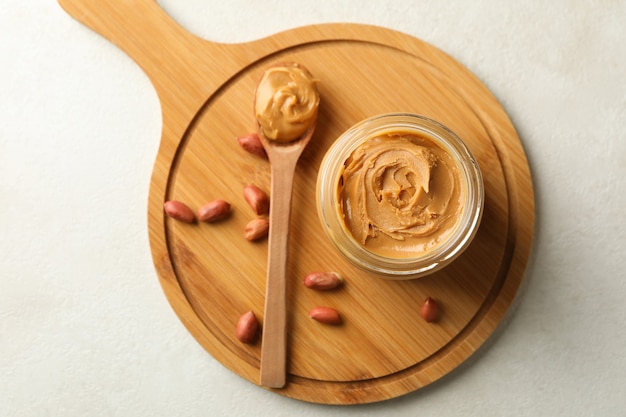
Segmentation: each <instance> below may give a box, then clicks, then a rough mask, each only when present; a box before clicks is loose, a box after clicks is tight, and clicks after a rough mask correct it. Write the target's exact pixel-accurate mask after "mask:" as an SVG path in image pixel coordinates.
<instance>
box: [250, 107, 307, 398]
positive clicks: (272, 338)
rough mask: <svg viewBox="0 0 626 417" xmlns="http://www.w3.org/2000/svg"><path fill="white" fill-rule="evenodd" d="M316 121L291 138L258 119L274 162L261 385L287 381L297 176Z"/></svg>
mask: <svg viewBox="0 0 626 417" xmlns="http://www.w3.org/2000/svg"><path fill="white" fill-rule="evenodd" d="M255 101H256V97H255ZM255 119H256V118H255ZM316 121H317V120H314V121H313V123H312V124H311V126H310V127H309V128H308V129H307V130H306V131H305V132H304V134H303V135H302V136H301V137H300V138H296V139H295V140H292V141H289V142H279V141H276V140H271V139H267V138H266V137H265V136H264V134H263V129H261V127H260V126H259V124H258V122H257V131H258V133H259V138H260V139H261V142H262V143H263V147H264V148H265V152H266V153H267V156H268V158H269V160H270V166H271V168H270V169H271V190H270V202H271V203H270V214H269V222H270V229H269V237H268V239H269V249H268V254H267V282H266V292H265V313H264V319H263V338H262V346H261V370H260V372H261V385H263V386H266V387H270V388H282V387H284V386H285V381H286V374H287V369H286V368H287V258H288V250H289V219H290V214H291V197H292V189H293V177H294V173H295V170H296V165H297V163H298V159H299V158H300V155H301V154H302V151H304V148H306V146H307V144H308V143H309V141H310V140H311V137H312V136H313V132H314V131H315V126H316Z"/></svg>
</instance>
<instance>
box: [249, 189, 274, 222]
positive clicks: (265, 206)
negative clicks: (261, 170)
mask: <svg viewBox="0 0 626 417" xmlns="http://www.w3.org/2000/svg"><path fill="white" fill-rule="evenodd" d="M243 197H244V198H245V199H246V201H247V202H248V204H249V205H250V207H252V210H254V212H255V213H256V214H258V215H259V216H261V215H263V214H268V213H269V212H270V199H269V197H268V196H267V194H265V191H263V190H261V189H260V188H259V187H257V186H256V185H246V186H245V187H244V188H243Z"/></svg>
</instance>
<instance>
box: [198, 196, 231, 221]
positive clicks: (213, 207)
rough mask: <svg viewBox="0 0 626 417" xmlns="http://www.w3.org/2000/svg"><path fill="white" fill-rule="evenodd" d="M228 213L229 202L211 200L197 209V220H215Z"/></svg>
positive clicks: (222, 217)
mask: <svg viewBox="0 0 626 417" xmlns="http://www.w3.org/2000/svg"><path fill="white" fill-rule="evenodd" d="M229 214H230V203H229V202H228V201H225V200H213V201H209V202H208V203H206V204H205V205H204V206H202V207H200V209H198V220H200V221H202V222H209V223H211V222H216V221H218V220H222V219H225V218H226V217H228V215H229Z"/></svg>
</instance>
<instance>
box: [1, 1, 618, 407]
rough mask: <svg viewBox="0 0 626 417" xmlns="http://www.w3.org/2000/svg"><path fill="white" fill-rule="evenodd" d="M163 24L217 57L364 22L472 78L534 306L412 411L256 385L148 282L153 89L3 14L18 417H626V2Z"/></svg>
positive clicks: (204, 9)
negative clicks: (520, 151) (513, 207)
mask: <svg viewBox="0 0 626 417" xmlns="http://www.w3.org/2000/svg"><path fill="white" fill-rule="evenodd" d="M159 3H160V4H161V5H162V6H163V7H164V8H165V9H166V10H167V11H168V12H169V13H170V14H171V15H172V16H173V17H174V18H175V19H176V20H177V21H179V22H180V23H181V24H182V25H183V26H185V27H186V28H188V29H189V30H191V31H192V32H195V33H197V34H199V35H201V36H203V37H205V38H207V39H209V40H212V41H217V42H244V41H248V40H253V39H257V38H260V37H263V36H266V35H270V34H273V33H276V32H279V31H281V30H284V29H288V28H292V27H296V26H302V25H307V24H315V23H322V22H358V23H369V24H375V25H380V26H385V27H388V28H391V29H395V30H399V31H402V32H406V33H409V34H411V35H413V36H415V37H418V38H421V39H423V40H425V41H427V42H429V43H432V44H434V45H436V46H437V47H439V48H441V49H443V50H444V51H446V52H447V53H449V54H450V55H452V56H453V57H455V58H456V59H458V60H459V61H460V62H462V63H463V64H465V65H466V66H467V67H468V68H469V69H470V70H472V71H473V72H474V73H475V74H476V75H478V77H479V78H481V79H482V80H483V81H484V83H485V84H486V85H487V86H489V87H490V88H491V90H492V91H493V93H494V94H495V95H496V97H498V98H499V99H500V100H501V102H502V104H503V106H504V108H505V109H506V111H507V112H508V114H509V115H510V117H511V119H512V120H513V123H514V124H515V125H516V128H517V129H518V132H519V134H520V136H521V138H522V141H523V143H524V146H525V148H526V151H527V155H528V158H529V160H530V164H531V169H532V172H533V176H534V182H535V192H536V215H537V223H536V233H535V243H534V247H533V254H532V258H531V261H530V264H529V268H528V272H527V275H526V281H525V286H524V289H523V291H522V292H521V293H520V295H519V297H518V300H517V303H516V308H515V309H514V310H512V311H511V312H510V314H509V315H508V318H507V320H506V322H505V324H504V325H503V326H501V327H500V328H499V330H498V332H497V333H496V334H495V335H494V337H492V339H490V341H489V342H488V343H487V344H486V346H485V347H484V348H482V349H481V350H480V351H479V353H478V354H477V355H475V356H474V357H472V358H471V359H470V360H469V361H468V362H466V363H465V364H464V365H463V366H461V367H460V368H459V369H458V370H457V371H455V372H453V373H452V374H450V375H449V376H447V377H446V378H444V379H443V380H442V381H440V382H438V383H435V384H434V385H432V386H430V387H427V388H425V389H423V390H420V391H418V392H416V393H414V394H410V395H407V396H405V397H402V398H399V399H395V400H390V401H387V402H384V403H379V404H373V405H366V406H349V407H329V406H321V405H311V404H307V403H302V402H299V401H294V400H290V399H286V398H283V397H281V396H278V395H276V394H272V393H269V392H266V391H265V390H263V389H260V388H258V387H256V386H255V385H253V384H251V383H249V382H247V381H245V380H242V379H241V378H239V377H237V376H235V375H234V374H233V373H231V372H230V371H229V370H227V369H226V368H224V367H223V366H222V365H220V364H219V363H218V362H216V361H215V360H214V359H213V358H212V357H211V356H209V355H208V354H207V353H206V352H205V351H204V350H203V349H202V348H201V347H200V346H199V345H198V344H197V343H196V342H195V340H194V339H193V338H192V337H191V336H190V335H189V334H188V333H187V331H186V330H185V329H184V328H183V326H182V325H181V324H180V323H179V321H178V319H177V318H176V317H175V314H174V313H173V311H172V310H171V308H170V306H169V305H168V303H167V302H166V300H165V297H164V295H163V293H162V291H161V288H160V286H159V284H158V280H157V277H156V274H155V272H154V270H153V267H152V260H151V255H150V252H149V247H148V239H147V227H146V201H147V194H148V185H149V178H150V174H151V171H152V163H153V160H154V157H155V155H156V151H157V145H158V140H159V138H160V128H161V120H160V108H159V103H158V101H157V97H156V94H155V92H154V90H153V89H152V87H151V85H150V83H149V81H148V79H147V78H146V77H145V76H144V74H143V73H142V72H141V70H140V69H139V68H138V67H137V66H136V65H135V64H134V63H133V62H132V61H131V60H130V59H129V58H128V57H127V56H125V55H124V54H123V53H122V52H120V51H119V50H118V49H116V47H114V46H113V45H111V44H109V43H108V42H107V41H105V40H104V39H103V38H101V37H100V36H98V35H97V34H95V33H93V32H91V31H90V30H88V29H87V28H85V27H83V26H82V25H80V24H78V23H77V22H75V21H74V20H73V19H71V18H70V17H69V16H68V15H66V14H65V13H64V12H63V10H62V9H61V8H60V6H58V5H57V3H56V2H55V1H51V0H48V1H43V0H28V1H9V0H0V58H1V59H2V61H1V64H2V65H0V233H1V239H0V416H3V417H5V416H6V417H9V416H11V417H12V416H29V417H31V416H64V417H71V416H135V417H143V416H184V417H187V416H258V417H263V416H272V417H280V416H289V417H291V416H303V417H307V416H320V415H333V416H391V415H393V416H416V415H424V416H428V415H430V416H440V417H445V416H533V417H536V416H624V415H626V246H625V244H624V241H625V240H626V179H625V177H626V137H625V133H624V132H625V131H626V47H625V46H624V45H625V43H626V2H624V1H618V0H614V1H610V0H604V1H602V0H589V1H569V0H560V1H542V0H527V1H502V0H481V1H474V2H469V1H426V0H424V1H418V0H415V1H401V0H385V1H377V2H375V1H369V0H334V1H331V0H315V1H306V2H302V1H301V2H287V1H267V0H266V1H263V0H257V1H251V0H250V1H244V0H228V1H217V0H186V1H176V0H161V1H159Z"/></svg>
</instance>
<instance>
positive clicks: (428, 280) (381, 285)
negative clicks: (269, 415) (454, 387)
mask: <svg viewBox="0 0 626 417" xmlns="http://www.w3.org/2000/svg"><path fill="white" fill-rule="evenodd" d="M60 4H61V5H62V6H63V7H64V8H65V10H66V11H67V12H68V13H69V14H70V15H72V16H73V17H75V18H76V19H77V20H79V21H80V22H82V23H84V24H85V25H87V26H89V27H90V28H92V29H94V30H95V31H97V32H99V33H100V34H102V35H103V36H105V37H107V38H108V39H110V40H111V41H113V42H114V43H115V44H117V45H118V46H119V47H120V48H122V49H123V50H124V51H125V52H127V53H128V54H129V55H130V56H131V57H132V58H133V59H134V60H135V61H136V62H137V63H138V64H139V65H140V66H141V68H142V69H143V70H144V71H145V73H146V74H147V75H148V77H149V78H150V80H151V81H152V83H153V85H154V88H155V89H156V91H157V93H158V97H159V100H160V103H161V106H162V112H163V133H162V138H161V143H160V148H159V151H158V156H157V159H156V162H155V165H154V171H153V175H152V180H151V184H150V197H149V204H148V206H149V207H148V226H149V235H150V243H151V249H152V254H153V259H154V264H155V267H156V271H157V273H158V276H159V279H160V283H161V285H162V287H163V291H164V293H165V295H166V296H167V298H168V300H169V302H170V304H171V306H172V308H173V309H174V311H175V312H176V313H177V314H178V316H179V317H180V320H181V321H182V322H183V323H184V325H185V326H186V327H187V329H188V330H189V331H190V332H191V334H193V336H194V337H195V338H196V339H197V340H198V342H199V343H200V344H201V345H202V346H203V347H204V348H205V349H206V350H207V351H208V352H209V353H210V354H211V355H213V357H214V358H216V359H217V360H218V361H220V362H221V363H222V364H223V365H224V366H226V367H227V368H229V369H230V370H232V371H233V372H235V373H237V374H238V375H240V376H241V377H243V378H245V379H247V380H249V381H250V382H252V383H255V384H258V381H259V359H260V351H261V343H262V341H261V340H259V341H258V342H257V343H256V344H253V345H244V344H241V343H239V342H238V341H237V340H236V339H235V337H234V331H235V326H236V323H237V320H238V318H239V316H240V315H241V314H242V313H244V312H245V311H247V310H253V311H254V312H255V313H256V315H257V317H259V319H260V321H261V322H262V321H263V317H262V314H263V304H264V291H265V288H264V285H265V268H266V255H267V242H265V241H263V242H259V243H250V242H248V241H246V240H245V239H244V238H243V229H244V227H245V225H246V223H247V222H248V221H249V220H251V219H252V218H254V217H255V215H254V214H253V213H252V211H251V210H250V208H249V207H248V206H247V204H246V202H245V201H244V199H243V195H242V190H243V187H244V186H245V185H247V184H256V185H258V186H259V187H261V188H263V189H265V190H266V191H269V187H270V178H269V166H268V162H267V161H265V160H262V159H260V158H257V157H255V156H252V155H250V154H248V153H246V152H244V151H243V150H242V149H241V148H240V147H239V145H238V144H237V142H236V141H235V137H236V136H239V135H243V134H246V133H248V132H250V131H252V130H253V127H254V124H253V119H252V99H253V94H254V88H255V84H256V82H257V80H258V79H259V78H260V76H261V74H262V72H263V70H264V69H265V68H266V67H268V66H269V65H271V64H272V63H275V62H280V61H295V62H300V63H302V64H303V65H305V66H306V67H307V68H309V69H310V70H311V72H312V73H313V74H314V75H315V76H316V77H317V78H318V79H319V80H320V92H321V97H322V103H321V108H320V114H319V121H318V128H317V131H316V133H315V135H314V137H313V140H312V142H311V144H310V145H309V147H308V148H307V149H306V150H305V153H304V155H303V157H302V158H301V161H300V163H299V165H298V167H297V170H296V178H295V193H294V201H293V214H292V219H291V221H292V236H291V241H290V242H291V246H290V251H291V252H290V262H289V266H288V268H289V289H288V300H289V301H288V306H289V315H288V322H289V328H288V329H289V330H288V371H289V372H288V378H287V381H288V382H287V385H286V387H285V388H283V389H279V390H275V392H276V393H278V394H280V395H284V396H288V397H292V398H296V399H300V400H303V401H309V402H316V403H326V404H360V403H369V402H375V401H381V400H386V399H390V398H394V397H397V396H400V395H403V394H406V393H409V392H413V391H415V390H418V389H419V388H421V387H424V386H426V385H428V384H430V383H432V382H433V381H436V380H437V379H439V378H441V377H442V376H444V375H446V374H448V373H449V372H450V371H452V370H453V369H455V368H456V367H457V366H459V365H460V364H461V363H462V362H464V361H465V360H466V359H467V358H468V357H469V356H470V355H472V353H473V352H475V351H476V350H477V349H478V348H479V347H480V346H481V344H482V343H483V342H485V340H486V339H487V338H488V337H489V336H490V335H491V334H492V333H493V331H494V330H495V329H496V327H497V325H498V323H499V322H500V321H501V320H502V318H503V316H504V315H505V313H506V312H507V310H508V308H509V307H510V306H511V303H512V301H513V299H514V297H515V295H516V293H517V290H518V288H519V286H520V283H521V282H522V280H523V276H524V270H525V267H526V263H527V260H528V257H529V251H530V246H531V240H532V235H533V225H534V199H533V190H532V183H531V177H530V172H529V168H528V163H527V160H526V158H525V155H524V151H523V148H522V145H521V143H520V140H519V138H518V136H517V134H516V132H515V129H514V127H513V126H512V124H511V122H510V121H509V118H508V117H507V115H506V113H505V111H504V110H503V109H502V107H501V106H500V104H499V103H498V101H497V100H496V99H495V98H494V97H493V95H492V94H491V93H490V92H489V91H488V89H487V88H486V87H485V86H484V85H483V84H482V83H481V82H480V81H479V80H478V79H477V78H476V77H475V76H474V75H472V73H471V72H470V71H468V70H467V69H466V68H465V67H463V66H462V65H461V64H459V63H458V62H456V61H455V60H454V59H452V58H451V57H449V56H448V55H446V54H445V53H443V52H442V51H440V50H438V49H437V48H435V47H433V46H431V45H429V44H427V43H425V42H422V41H420V40H418V39H415V38H413V37H410V36H407V35H404V34H400V33H397V32H394V31H391V30H388V29H383V28H379V27H371V26H363V25H354V24H325V25H315V26H309V27H302V28H298V29H295V30H289V31H286V32H283V33H279V34H277V35H274V36H270V37H268V38H265V39H261V40H258V41H255V42H249V43H245V44H217V43H212V42H208V41H206V40H203V39H200V38H198V37H196V36H194V35H192V34H190V33H188V32H187V31H186V30H184V29H183V28H181V27H180V26H179V25H177V24H176V23H175V22H174V21H173V20H171V19H170V18H169V17H168V16H167V15H166V14H165V13H164V12H163V11H162V10H161V9H160V8H159V6H158V5H157V4H156V2H155V1H152V0H115V1H106V2H104V1H101V0H60ZM387 112H411V113H418V114H422V115H425V116H428V117H431V118H433V119H436V120H438V121H440V122H442V123H443V124H445V125H447V126H448V127H450V128H451V129H452V130H454V131H455V132H456V133H457V134H458V135H459V136H460V137H461V138H463V139H464V140H465V141H466V143H467V144H468V145H469V147H470V148H471V150H472V151H473V153H474V154H475V156H476V158H477V160H478V162H479V164H480V167H481V169H482V171H483V173H484V177H485V188H486V204H485V212H484V217H483V221H482V225H481V227H480V229H479V232H478V234H477V236H476V238H475V240H474V241H473V243H472V244H471V246H470V247H469V249H468V250H467V251H466V252H465V253H464V254H463V255H462V256H461V257H460V258H459V259H457V260H456V261H455V262H454V263H453V264H452V265H451V266H449V267H447V268H446V269H445V270H443V271H441V272H438V273H436V274H434V275H431V276H428V277H425V278H422V279H418V280H412V281H403V282H395V281H386V280H383V279H381V277H378V276H376V275H374V274H372V273H366V272H363V271H361V270H359V269H356V268H355V267H353V266H352V265H350V264H349V263H348V262H346V260H345V259H344V258H342V256H341V255H340V254H339V253H338V252H337V251H336V250H335V249H334V247H333V246H332V245H331V243H330V242H329V241H328V239H327V238H326V236H325V235H324V233H323V230H322V228H321V225H320V223H319V221H318V218H317V211H316V206H315V182H316V178H317V173H318V166H319V164H320V162H321V159H322V157H323V156H324V153H325V151H326V150H327V148H328V147H329V146H330V145H331V144H332V143H333V141H334V140H335V139H336V138H337V137H338V136H339V135H340V134H341V133H342V132H343V131H344V130H346V129H347V128H349V127H350V126H351V125H353V124H355V123H356V122H358V121H360V120H362V119H364V118H367V117H370V116H373V115H376V114H381V113H387ZM216 198H223V199H226V200H229V201H230V202H231V204H232V207H233V215H232V216H231V217H230V218H229V219H228V220H226V221H224V222H221V223H217V224H204V223H202V224H199V223H196V224H183V223H180V222H176V221H172V220H171V219H169V218H166V217H164V215H163V202H164V201H166V200H170V199H177V200H181V201H183V202H185V203H186V204H188V205H189V206H190V207H191V208H193V209H194V210H195V209H197V208H199V207H200V206H201V205H203V204H204V203H205V202H207V201H209V200H213V199H216ZM325 270H336V271H339V272H340V273H341V274H342V275H344V276H345V278H346V285H345V286H344V287H342V288H341V289H339V290H338V291H333V292H330V293H322V292H315V291H312V290H309V289H307V288H305V287H304V286H303V285H302V278H303V277H304V275H305V274H306V273H307V272H311V271H325ZM427 296H430V297H433V298H434V299H435V300H437V301H438V303H439V304H440V306H441V317H440V320H439V321H438V322H437V323H434V324H429V323H426V322H425V321H424V320H422V319H421V318H420V316H419V314H418V311H419V306H420V304H421V302H422V300H424V298H426V297H427ZM320 305H323V306H331V307H334V308H336V309H337V310H339V312H340V313H341V315H342V316H343V319H344V323H343V325H341V326H326V325H321V324H320V323H317V322H315V321H313V320H311V319H310V318H308V316H307V313H308V311H309V310H310V309H311V308H312V307H315V306H320Z"/></svg>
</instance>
